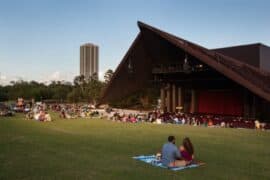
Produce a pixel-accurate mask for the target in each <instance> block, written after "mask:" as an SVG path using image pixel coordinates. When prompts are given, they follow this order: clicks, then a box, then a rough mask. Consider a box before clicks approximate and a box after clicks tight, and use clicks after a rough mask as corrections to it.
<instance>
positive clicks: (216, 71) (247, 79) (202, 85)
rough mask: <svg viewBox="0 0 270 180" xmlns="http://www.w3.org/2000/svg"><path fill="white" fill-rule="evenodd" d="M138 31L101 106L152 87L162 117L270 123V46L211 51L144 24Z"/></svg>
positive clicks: (248, 46)
mask: <svg viewBox="0 0 270 180" xmlns="http://www.w3.org/2000/svg"><path fill="white" fill-rule="evenodd" d="M138 26H139V28H140V32H139V34H138V35H137V37H136V39H135V40H134V42H133V43H132V45H131V46H130V48H129V50H128V51H127V53H126V55H125V56H124V58H123V60H122V61H121V63H120V64H119V66H118V67H117V69H116V71H115V73H114V76H113V77H112V79H111V81H110V82H109V84H108V85H107V86H106V88H105V91H104V92H103V95H102V98H101V103H105V102H112V101H117V100H119V99H120V100H121V99H122V98H124V97H126V96H128V95H130V94H132V93H134V92H136V91H140V90H141V89H144V88H146V87H154V88H156V89H160V109H161V110H162V111H163V112H176V111H179V110H180V111H181V112H184V113H200V114H220V115H233V116H244V117H246V118H247V119H249V118H259V119H267V120H270V112H269V108H270V68H268V67H270V62H269V61H267V59H268V60H269V58H270V53H269V52H270V47H268V46H266V45H263V44H260V43H256V44H252V45H243V46H237V47H228V48H220V49H214V50H211V49H207V48H205V47H202V46H200V45H197V44H195V43H192V42H190V41H187V40H184V39H182V38H180V37H176V36H174V35H172V34H169V33H167V32H164V31H162V30H159V29H157V28H154V27H152V26H149V25H147V24H144V23H142V22H138ZM251 55H252V56H251ZM130 67H132V68H130ZM130 69H132V71H130Z"/></svg>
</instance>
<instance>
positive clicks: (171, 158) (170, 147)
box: [161, 136, 190, 167]
mask: <svg viewBox="0 0 270 180" xmlns="http://www.w3.org/2000/svg"><path fill="white" fill-rule="evenodd" d="M161 162H162V164H163V165H164V166H167V167H180V166H186V165H188V164H189V163H190V162H189V161H186V160H184V159H183V158H182V155H181V153H180V151H179V149H178V148H177V147H176V145H175V137H174V136H169V137H168V142H167V143H165V144H164V145H163V147H162V151H161Z"/></svg>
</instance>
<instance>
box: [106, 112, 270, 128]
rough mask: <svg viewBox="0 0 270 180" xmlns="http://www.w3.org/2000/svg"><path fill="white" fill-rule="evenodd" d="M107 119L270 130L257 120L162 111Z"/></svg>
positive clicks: (108, 116) (114, 116) (115, 115)
mask: <svg viewBox="0 0 270 180" xmlns="http://www.w3.org/2000/svg"><path fill="white" fill-rule="evenodd" d="M107 118H108V119H109V120H112V121H116V122H131V123H136V122H150V123H154V124H166V123H171V124H179V125H192V126H205V127H222V128H249V129H254V128H256V129H270V124H269V123H262V122H259V120H256V119H245V118H243V117H239V116H224V115H210V114H191V113H161V112H160V111H152V112H149V113H125V112H124V111H112V112H110V113H108V114H107Z"/></svg>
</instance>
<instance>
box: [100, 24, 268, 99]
mask: <svg viewBox="0 0 270 180" xmlns="http://www.w3.org/2000/svg"><path fill="white" fill-rule="evenodd" d="M138 26H139V28H140V33H139V35H138V36H137V38H136V40H135V41H134V42H133V44H132V46H131V47H130V49H129V50H128V52H127V54H126V55H125V57H124V58H123V60H122V61H121V63H120V65H119V66H118V67H117V69H116V71H115V73H114V75H113V77H112V80H111V82H110V83H109V84H108V86H107V87H106V89H105V91H104V93H103V97H102V102H105V101H107V100H111V99H114V98H119V97H121V96H124V95H127V94H128V90H127V91H124V92H123V93H120V94H121V95H118V96H114V95H115V93H116V92H117V91H119V90H121V89H126V88H125V87H128V86H129V85H131V84H133V83H134V82H132V81H130V82H128V81H126V82H125V84H124V83H123V84H119V83H117V86H118V87H117V88H116V87H114V86H115V85H116V82H118V81H119V80H118V79H121V78H123V77H121V76H123V73H124V71H123V70H122V69H123V67H124V64H126V63H127V62H128V57H129V55H130V54H133V55H134V54H136V52H133V51H134V49H136V46H138V41H140V42H142V43H143V36H144V35H147V33H145V32H148V33H149V32H151V33H154V34H155V35H157V36H159V37H160V38H162V39H163V40H164V41H167V42H169V43H171V44H173V45H174V46H176V47H177V48H179V49H180V50H183V51H185V52H187V53H189V54H191V55H192V56H194V57H196V58H197V59H198V60H200V61H202V62H203V63H205V64H207V65H208V66H209V67H212V68H213V69H215V70H216V71H218V72H220V73H221V74H223V75H224V76H226V77H227V78H229V79H231V80H232V81H235V82H236V83H238V84H240V85H242V86H243V87H245V88H247V89H249V90H250V91H251V92H253V93H254V94H256V95H258V96H260V97H262V98H264V99H266V100H268V101H270V73H269V72H268V71H264V70H261V69H259V68H256V67H254V66H252V65H249V64H247V63H244V62H241V61H240V60H237V59H234V58H232V57H229V56H226V55H224V54H221V53H219V52H217V51H214V50H210V49H207V48H205V47H202V46H200V45H197V44H195V43H192V42H189V41H187V40H184V39H182V38H179V37H176V36H174V35H172V34H169V33H167V32H164V31H161V30H159V29H157V28H154V27H152V26H149V25H147V24H145V23H142V22H138ZM142 46H143V45H142ZM140 53H141V54H143V55H142V57H144V59H147V53H145V52H143V50H141V52H140ZM142 57H141V59H142ZM137 63H141V64H147V63H150V62H149V61H148V62H137ZM145 66H146V65H145ZM147 67H149V66H147ZM141 68H144V67H141ZM147 70H149V71H150V69H149V68H145V69H144V71H147ZM121 71H122V73H120V72H121ZM149 73H150V72H149ZM145 75H147V74H145ZM142 78H143V77H142ZM142 78H141V79H140V81H142V83H141V84H140V86H137V87H136V88H140V87H142V86H143V84H144V83H143V81H144V80H143V79H142ZM122 82H124V81H122ZM126 83H128V84H126ZM114 84H115V85H114ZM119 86H122V87H119ZM134 87H135V86H134ZM134 87H133V88H132V90H135V89H136V88H134ZM118 94H119V93H118Z"/></svg>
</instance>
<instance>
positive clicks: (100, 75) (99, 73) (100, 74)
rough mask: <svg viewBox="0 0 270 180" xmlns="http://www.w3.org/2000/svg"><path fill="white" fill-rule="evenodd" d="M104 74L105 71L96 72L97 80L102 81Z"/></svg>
mask: <svg viewBox="0 0 270 180" xmlns="http://www.w3.org/2000/svg"><path fill="white" fill-rule="evenodd" d="M104 74H105V71H102V70H101V71H99V72H98V79H99V80H100V81H104Z"/></svg>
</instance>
